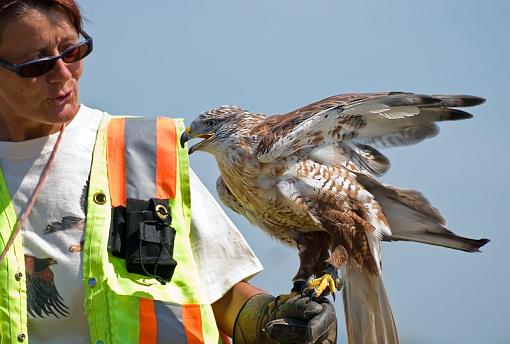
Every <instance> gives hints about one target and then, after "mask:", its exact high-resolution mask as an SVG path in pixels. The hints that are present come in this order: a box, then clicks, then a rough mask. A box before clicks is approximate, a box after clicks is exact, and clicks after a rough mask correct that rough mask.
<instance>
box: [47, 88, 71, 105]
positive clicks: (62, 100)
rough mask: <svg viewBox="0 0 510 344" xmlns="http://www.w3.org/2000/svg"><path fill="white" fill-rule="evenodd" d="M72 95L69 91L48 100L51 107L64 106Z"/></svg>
mask: <svg viewBox="0 0 510 344" xmlns="http://www.w3.org/2000/svg"><path fill="white" fill-rule="evenodd" d="M72 94H73V91H69V92H66V93H61V94H59V95H58V96H56V97H51V98H48V100H49V101H50V103H52V104H53V105H64V104H67V103H69V102H70V101H71V95H72Z"/></svg>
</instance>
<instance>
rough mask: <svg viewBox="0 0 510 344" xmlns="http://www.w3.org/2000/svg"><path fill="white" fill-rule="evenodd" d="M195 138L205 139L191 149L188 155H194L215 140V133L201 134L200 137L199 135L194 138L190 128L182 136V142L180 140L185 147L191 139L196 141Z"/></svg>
mask: <svg viewBox="0 0 510 344" xmlns="http://www.w3.org/2000/svg"><path fill="white" fill-rule="evenodd" d="M195 138H197V139H198V138H199V139H203V140H202V141H200V142H199V143H197V144H195V145H193V146H191V147H189V149H188V154H191V153H193V152H194V151H196V150H198V149H199V148H200V147H201V146H202V145H204V144H205V143H207V142H209V141H211V140H212V139H213V138H214V133H211V134H200V135H197V136H193V135H192V133H191V130H190V129H189V128H188V129H187V130H186V131H185V132H184V133H182V135H181V140H180V141H181V147H184V144H185V143H186V142H188V141H189V140H191V139H195Z"/></svg>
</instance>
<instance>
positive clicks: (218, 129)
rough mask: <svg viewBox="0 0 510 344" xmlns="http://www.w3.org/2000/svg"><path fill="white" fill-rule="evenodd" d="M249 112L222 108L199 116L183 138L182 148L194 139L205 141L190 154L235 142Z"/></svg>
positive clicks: (196, 145) (238, 108)
mask: <svg viewBox="0 0 510 344" xmlns="http://www.w3.org/2000/svg"><path fill="white" fill-rule="evenodd" d="M246 115H249V112H248V111H246V110H243V109H242V108H240V107H238V106H230V105H228V106H222V107H220V108H217V109H214V110H209V111H207V112H204V113H202V114H201V115H200V116H198V117H197V118H196V119H195V120H194V121H193V122H191V125H190V126H189V127H188V128H187V129H186V131H185V132H184V133H183V134H182V136H181V146H182V147H184V144H185V143H186V142H187V141H189V140H191V139H194V138H201V139H203V140H202V141H200V142H199V143H197V144H195V145H193V146H191V147H190V148H189V154H191V153H193V152H195V151H197V150H202V151H209V152H211V151H212V150H214V148H215V146H218V145H225V143H228V142H230V141H233V140H235V138H236V136H237V135H238V134H239V129H240V122H242V118H243V117H244V116H246Z"/></svg>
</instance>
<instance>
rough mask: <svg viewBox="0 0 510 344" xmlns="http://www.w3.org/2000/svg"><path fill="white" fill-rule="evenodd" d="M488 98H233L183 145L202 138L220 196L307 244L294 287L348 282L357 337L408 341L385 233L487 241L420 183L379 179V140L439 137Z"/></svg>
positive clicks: (431, 240) (349, 321) (450, 242)
mask: <svg viewBox="0 0 510 344" xmlns="http://www.w3.org/2000/svg"><path fill="white" fill-rule="evenodd" d="M483 102H484V99H482V98H479V97H474V96H466V95H433V96H428V95H418V94H413V93H400V92H391V93H370V94H344V95H337V96H333V97H329V98H326V99H323V100H321V101H318V102H316V103H313V104H310V105H307V106H305V107H302V108H300V109H298V110H295V111H293V112H290V113H287V114H284V115H274V116H267V115H265V114H259V113H253V112H249V111H247V110H244V109H242V108H240V107H237V106H223V107H220V108H217V109H214V110H210V111H207V112H205V113H203V114H201V115H200V116H199V117H198V118H197V119H195V120H194V121H193V122H192V123H191V125H190V127H189V128H188V129H187V131H186V132H185V133H184V134H183V135H182V137H181V144H183V145H184V143H185V142H187V141H188V140H190V139H192V138H202V139H203V140H202V141H201V142H199V143H197V144H195V145H194V146H191V147H190V148H189V151H190V153H193V152H194V151H199V150H200V151H205V152H208V153H210V154H212V155H213V156H214V157H215V159H216V161H217V163H218V167H219V169H220V172H221V175H220V177H219V178H218V181H217V191H218V194H219V196H220V198H221V200H222V201H223V202H224V203H225V204H226V205H227V206H228V207H230V208H231V209H232V210H234V211H235V212H237V213H239V214H241V215H243V216H245V217H246V218H248V219H249V220H250V221H251V222H252V223H254V224H255V225H257V226H258V227H260V228H261V229H263V230H264V231H265V232H266V233H268V234H269V235H271V236H272V237H274V238H276V239H278V240H280V241H281V242H283V243H285V244H287V245H290V246H293V247H296V248H297V250H298V252H299V258H300V266H299V269H298V272H297V274H296V275H295V276H294V278H293V282H294V288H293V290H294V291H299V290H301V289H302V288H304V287H305V283H307V282H308V281H309V280H310V278H312V277H316V279H314V280H311V281H310V282H308V283H309V284H308V288H311V289H312V294H313V295H314V296H318V295H320V294H321V293H323V292H324V290H327V289H329V290H330V291H331V292H333V293H334V292H335V290H336V288H337V287H339V286H340V285H341V284H342V285H343V297H344V308H345V314H346V325H347V335H348V338H349V342H350V343H351V344H352V343H356V344H358V343H398V335H397V331H396V327H395V323H394V320H393V315H392V312H391V307H390V303H389V300H388V297H387V295H386V292H385V289H384V285H383V281H382V274H381V254H380V241H381V240H408V241H416V242H421V243H427V244H431V245H437V246H444V247H448V248H454V249H457V250H463V251H467V252H474V251H478V250H479V248H480V247H481V246H483V245H484V244H485V243H487V242H488V240H487V239H479V240H475V239H469V238H464V237H460V236H457V235H455V234H454V233H453V232H451V231H450V230H449V229H447V228H446V225H445V221H444V219H443V218H442V216H441V215H440V213H439V211H438V210H437V209H436V208H434V207H432V205H431V204H430V203H429V202H428V201H427V200H426V199H425V197H424V196H423V195H421V194H420V193H419V192H417V191H414V190H402V189H399V188H396V187H392V186H388V185H384V184H382V183H380V182H379V181H378V180H377V179H375V177H378V176H381V175H382V174H384V173H385V172H386V171H387V170H388V169H389V167H390V163H389V160H388V159H387V158H386V157H385V156H384V155H383V154H382V153H381V152H380V151H379V150H378V148H380V147H392V146H404V145H412V144H416V143H419V142H421V141H423V140H425V139H427V138H430V137H433V136H435V135H437V133H438V131H439V129H438V126H437V124H436V122H439V121H452V120H461V119H467V118H471V117H472V116H471V115H470V114H469V113H467V112H464V111H462V110H458V109H454V108H457V107H466V106H474V105H478V104H481V103H483ZM338 271H341V273H342V283H341V282H340V279H339V278H338Z"/></svg>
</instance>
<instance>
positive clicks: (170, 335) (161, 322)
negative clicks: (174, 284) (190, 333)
mask: <svg viewBox="0 0 510 344" xmlns="http://www.w3.org/2000/svg"><path fill="white" fill-rule="evenodd" d="M154 308H155V312H156V319H157V320H158V341H157V343H158V344H186V343H187V342H188V341H187V338H186V333H185V332H184V325H183V322H182V308H181V305H178V304H175V303H171V302H163V301H154Z"/></svg>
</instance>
